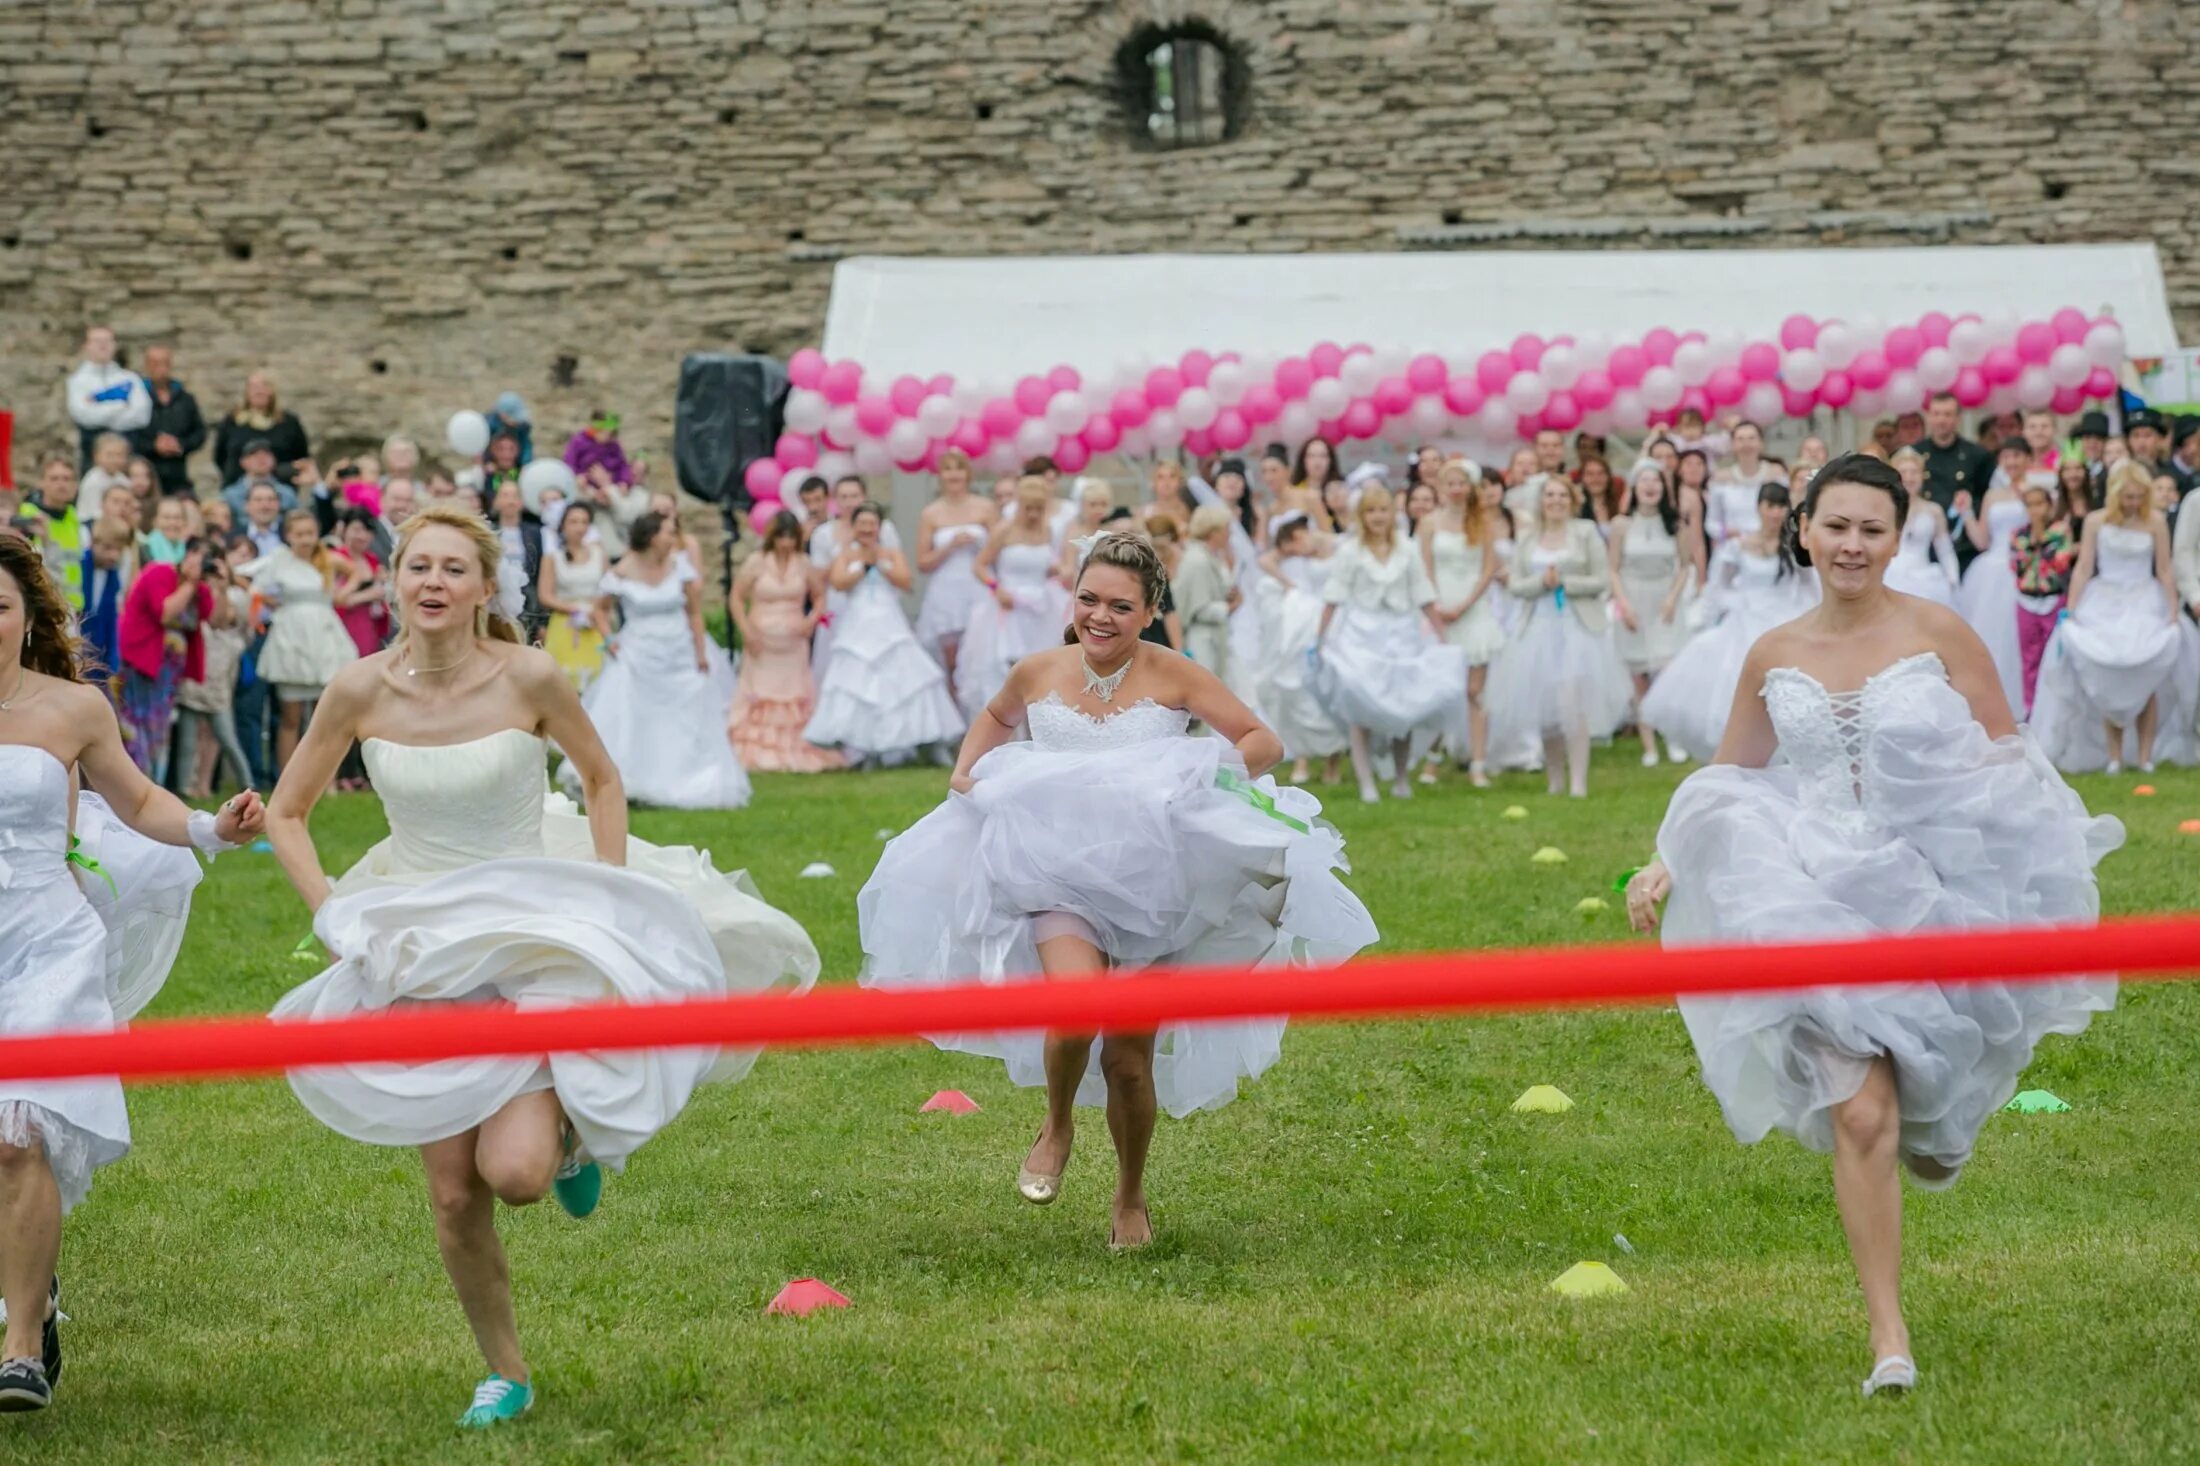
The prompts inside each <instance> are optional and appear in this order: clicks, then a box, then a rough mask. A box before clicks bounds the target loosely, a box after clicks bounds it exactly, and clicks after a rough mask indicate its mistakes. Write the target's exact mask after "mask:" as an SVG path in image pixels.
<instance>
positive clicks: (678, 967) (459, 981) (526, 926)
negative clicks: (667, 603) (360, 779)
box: [274, 682, 818, 1169]
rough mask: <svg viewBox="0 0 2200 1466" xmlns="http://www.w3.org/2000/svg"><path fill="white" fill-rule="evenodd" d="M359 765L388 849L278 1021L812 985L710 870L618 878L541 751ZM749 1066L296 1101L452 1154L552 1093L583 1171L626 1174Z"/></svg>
mask: <svg viewBox="0 0 2200 1466" xmlns="http://www.w3.org/2000/svg"><path fill="white" fill-rule="evenodd" d="M597 685H598V686H599V687H600V686H602V683H601V682H599V683H598V684H597ZM362 751H363V752H364V754H365V757H366V762H367V772H368V774H369V775H370V776H371V777H372V778H373V780H374V787H375V790H376V792H377V793H379V794H380V795H381V797H382V806H383V810H384V812H385V813H386V814H387V815H388V816H389V822H390V835H389V838H388V839H386V840H384V841H383V842H382V843H381V844H379V845H377V846H375V847H374V848H373V849H372V850H370V851H368V852H367V853H366V855H365V856H364V857H363V858H362V859H361V860H360V861H359V863H358V864H357V865H355V866H353V867H352V868H351V869H350V870H349V871H347V872H346V873H345V874H344V875H343V877H342V878H340V879H339V880H338V881H337V882H336V883H335V886H334V888H333V890H332V892H331V894H330V896H329V899H328V901H327V902H326V903H325V904H324V905H323V906H322V907H321V909H320V911H319V912H318V913H317V914H316V915H315V917H314V922H313V930H314V934H315V935H316V936H318V937H319V938H320V939H321V941H322V944H323V945H324V946H326V947H327V948H328V950H329V952H330V953H331V954H332V955H333V956H334V958H335V962H334V965H333V966H331V967H329V968H327V969H326V970H324V971H323V972H322V973H321V974H320V975H319V976H317V977H315V978H313V979H312V980H311V981H309V982H307V983H305V984H303V985H302V986H300V987H297V988H295V989H293V990H292V991H291V992H290V993H289V994H288V995H287V996H285V997H284V998H283V1000H282V1001H281V1002H279V1003H277V1004H276V1005H275V1010H274V1016H275V1017H277V1018H279V1019H316V1018H340V1017H349V1016H352V1015H354V1014H360V1013H377V1012H383V1011H387V1010H389V1009H392V1008H395V1007H399V1006H409V1005H413V1004H420V1003H481V1004H489V1005H499V1004H505V1005H510V1006H512V1007H515V1008H519V1009H521V1010H527V1009H537V1008H564V1007H571V1006H573V1005H575V1004H579V1003H595V1002H628V1003H647V1002H670V1001H675V1000H681V999H696V998H715V997H720V996H723V995H725V994H727V993H745V992H763V991H767V990H771V989H787V988H791V989H795V990H801V989H806V988H808V987H809V986H810V984H811V983H812V982H814V981H815V980H816V978H817V969H818V959H817V949H816V948H815V947H814V946H812V945H811V943H810V939H809V937H808V935H807V934H806V933H804V931H803V930H802V928H801V927H800V926H799V925H798V924H796V922H795V921H794V919H793V918H792V917H789V916H787V915H786V914H785V913H784V912H780V911H777V910H774V909H773V908H772V907H770V906H768V905H766V904H765V903H764V901H763V900H762V898H761V897H759V896H758V895H757V893H756V888H755V886H754V885H752V884H751V883H750V882H749V879H748V876H747V875H746V873H742V872H736V873H734V874H732V875H725V874H721V873H720V872H719V871H718V870H717V869H716V868H714V867H713V866H712V865H711V862H710V856H709V853H708V852H706V851H699V850H694V849H690V848H688V847H685V846H681V847H659V846H655V845H650V844H648V843H646V842H644V841H641V840H631V839H630V840H629V841H628V842H627V853H626V860H627V863H626V866H625V867H624V868H623V869H622V868H618V867H613V866H607V865H601V864H598V863H597V862H596V860H595V847H594V844H593V842H592V841H591V840H590V838H589V832H588V821H587V820H586V819H585V818H583V817H582V816H581V815H580V814H579V813H578V812H577V811H576V810H575V809H574V807H573V806H572V805H571V804H570V803H569V802H568V801H566V800H565V799H564V798H562V797H560V796H556V795H550V794H547V793H546V786H545V781H544V777H543V769H544V765H545V759H546V751H545V748H544V744H543V740H542V739H540V738H538V737H536V736H535V735H534V734H532V733H529V732H526V731H524V730H521V729H507V730H505V731H504V732H501V733H495V734H491V735H490V736H489V737H487V738H477V739H474V740H473V741H471V742H467V743H456V744H450V745H447V746H442V747H413V746H410V745H407V744H398V743H388V742H384V741H383V740H381V739H378V738H370V739H367V740H366V741H365V743H364V744H363V745H362ZM755 1059H756V1051H754V1050H751V1049H744V1050H718V1049H710V1048H691V1049H652V1050H646V1051H627V1052H619V1053H570V1054H552V1055H549V1056H548V1057H546V1058H545V1057H539V1056H519V1057H511V1056H487V1057H480V1058H470V1059H448V1060H438V1061H436V1062H433V1063H425V1064H397V1063H392V1064H344V1065H332V1066H327V1067H322V1068H314V1069H301V1070H295V1071H293V1072H292V1073H291V1076H290V1084H291V1088H292V1089H294V1090H296V1091H297V1094H298V1098H299V1099H300V1100H302V1101H304V1103H305V1106H306V1108H307V1109H308V1110H310V1111H312V1112H313V1114H314V1116H315V1118H317V1119H319V1120H320V1121H321V1122H322V1123H323V1124H324V1125H327V1126H328V1127H329V1128H330V1129H332V1130H334V1131H336V1132H337V1133H339V1134H341V1135H345V1136H349V1137H350V1138H351V1139H353V1140H361V1141H366V1142H367V1143H369V1144H373V1145H424V1144H426V1143H428V1142H429V1141H433V1140H442V1139H445V1138H447V1137H449V1136H453V1135H458V1134H461V1133H463V1132H465V1131H467V1130H470V1129H472V1128H473V1127H474V1126H476V1125H479V1124H480V1123H481V1122H482V1121H484V1120H486V1119H488V1118H489V1117H490V1116H491V1115H493V1114H495V1113H496V1112H497V1111H498V1110H499V1109H500V1108H502V1107H503V1106H504V1105H505V1104H506V1103H507V1102H508V1101H510V1100H512V1099H514V1098H515V1097H517V1096H519V1095H522V1094H526V1093H529V1092H531V1091H534V1090H541V1089H552V1090H555V1091H556V1092H557V1096H558V1101H559V1103H560V1104H562V1105H563V1106H564V1107H565V1113H566V1115H567V1117H568V1118H569V1119H570V1120H571V1121H572V1123H573V1127H574V1129H575V1130H576V1131H578V1132H579V1134H580V1137H581V1140H582V1142H583V1143H584V1144H585V1145H586V1147H587V1149H588V1151H589V1153H590V1154H591V1155H593V1156H594V1157H595V1158H596V1159H597V1160H599V1161H602V1162H603V1163H604V1164H605V1165H607V1166H610V1167H612V1168H613V1169H617V1168H619V1167H620V1166H622V1165H623V1164H624V1163H625V1160H626V1158H627V1156H628V1155H630V1154H632V1153H633V1151H634V1150H635V1149H636V1148H637V1147H638V1146H640V1145H641V1144H642V1142H644V1141H646V1140H647V1139H649V1137H650V1136H652V1135H655V1134H656V1133H657V1132H658V1131H659V1130H661V1129H663V1128H664V1127H665V1126H666V1125H668V1124H670V1123H671V1121H672V1119H673V1117H674V1116H676V1115H678V1114H679V1113H680V1110H681V1108H682V1107H683V1106H684V1105H686V1103H687V1101H688V1097H689V1096H690V1095H691V1094H693V1093H694V1091H695V1087H696V1086H697V1085H698V1084H700V1083H702V1082H703V1081H704V1080H706V1079H713V1080H715V1079H737V1078H739V1077H741V1075H743V1074H745V1073H746V1072H747V1070H748V1067H749V1065H750V1064H752V1063H754V1062H755Z"/></svg>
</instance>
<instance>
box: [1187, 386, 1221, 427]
mask: <svg viewBox="0 0 2200 1466" xmlns="http://www.w3.org/2000/svg"><path fill="white" fill-rule="evenodd" d="M1221 414H1222V404H1221V403H1219V402H1217V401H1215V394H1214V393H1212V392H1210V391H1208V390H1207V389H1206V388H1205V387H1187V388H1185V389H1184V395H1183V396H1181V397H1179V398H1177V399H1176V420H1177V421H1178V422H1180V423H1182V424H1184V426H1185V428H1186V429H1187V430H1197V429H1199V428H1211V427H1213V426H1214V425H1215V419H1216V418H1217V417H1219V416H1221Z"/></svg>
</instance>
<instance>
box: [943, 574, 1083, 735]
mask: <svg viewBox="0 0 2200 1466" xmlns="http://www.w3.org/2000/svg"><path fill="white" fill-rule="evenodd" d="M1056 554H1057V549H1056V547H1055V546H1054V545H1052V544H1044V545H1003V546H1001V548H1000V551H999V553H997V554H996V555H994V557H993V578H994V580H995V581H996V582H997V583H998V584H999V585H1000V588H1001V589H1002V590H1004V591H1006V592H1008V594H1009V597H1010V598H1011V599H1012V600H1013V601H1014V602H1015V604H1014V605H1013V606H1003V605H1002V604H1001V603H1000V601H999V600H998V599H997V598H996V597H995V596H994V595H993V594H992V592H990V591H987V590H986V588H985V586H984V585H983V584H980V585H979V586H978V589H979V591H980V592H981V594H980V595H979V598H978V600H977V602H976V604H975V605H974V606H973V607H972V609H971V612H970V624H969V625H968V626H966V627H965V628H964V629H963V639H962V649H961V650H960V651H958V652H957V653H956V654H955V700H956V702H957V703H959V704H961V706H962V710H963V716H964V717H965V718H966V719H972V718H976V717H977V716H978V714H979V712H980V711H981V710H982V709H983V708H984V707H985V705H986V704H987V703H989V702H991V701H993V694H994V693H996V692H999V691H1000V690H1001V688H1002V686H1003V685H1004V684H1006V683H1007V681H1008V674H1009V673H1010V672H1011V671H1013V670H1014V669H1015V666H1016V664H1017V663H1018V662H1020V661H1022V660H1023V659H1024V658H1026V657H1028V656H1030V655H1031V654H1032V653H1033V652H1043V651H1045V650H1046V649H1047V648H1048V647H1054V646H1060V645H1061V644H1062V629H1063V628H1064V627H1066V626H1068V625H1069V592H1068V591H1066V590H1064V589H1063V588H1062V587H1061V586H1060V585H1059V584H1057V583H1056V581H1055V580H1054V574H1053V572H1054V565H1055V557H1056Z"/></svg>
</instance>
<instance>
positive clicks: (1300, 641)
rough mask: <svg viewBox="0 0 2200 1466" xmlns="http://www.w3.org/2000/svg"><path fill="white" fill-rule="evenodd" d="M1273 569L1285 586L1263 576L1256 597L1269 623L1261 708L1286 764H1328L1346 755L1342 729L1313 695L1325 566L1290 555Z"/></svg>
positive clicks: (1262, 673) (1262, 664) (1304, 556)
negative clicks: (1299, 761) (1334, 756)
mask: <svg viewBox="0 0 2200 1466" xmlns="http://www.w3.org/2000/svg"><path fill="white" fill-rule="evenodd" d="M1276 568H1277V569H1278V570H1280V571H1281V572H1282V573H1283V579H1284V581H1285V582H1288V584H1285V583H1281V582H1278V581H1277V580H1276V579H1275V577H1274V576H1271V575H1267V574H1263V575H1262V576H1261V583H1260V586H1259V589H1258V591H1257V593H1256V595H1255V601H1256V602H1257V605H1258V609H1259V611H1260V614H1261V615H1262V616H1263V617H1264V618H1266V620H1267V623H1268V624H1267V630H1266V633H1265V635H1264V636H1263V638H1262V640H1263V644H1264V645H1265V646H1266V648H1267V651H1266V653H1265V654H1264V656H1263V659H1262V661H1261V664H1260V685H1259V692H1260V704H1259V705H1260V708H1261V711H1262V712H1263V713H1265V714H1266V715H1267V720H1268V726H1269V727H1271V728H1273V729H1274V730H1275V732H1276V736H1277V737H1278V738H1281V739H1282V740H1283V751H1284V753H1285V755H1286V756H1287V757H1290V758H1295V759H1298V758H1327V757H1329V756H1330V755H1332V754H1339V753H1343V752H1344V750H1345V741H1346V739H1345V730H1344V725H1343V724H1342V723H1339V722H1338V721H1337V720H1336V719H1335V718H1333V717H1331V716H1330V715H1329V709H1328V708H1326V707H1324V706H1323V705H1322V700H1321V696H1320V694H1319V693H1317V692H1316V691H1315V689H1314V669H1313V662H1312V654H1313V651H1314V643H1315V639H1316V638H1317V637H1318V636H1319V635H1320V634H1321V623H1322V607H1323V606H1324V605H1325V604H1327V603H1326V602H1324V601H1323V600H1322V586H1323V585H1324V584H1325V583H1326V582H1327V581H1328V579H1329V562H1328V561H1326V560H1317V559H1315V558H1314V557H1313V556H1311V555H1291V556H1286V557H1285V558H1283V559H1281V560H1279V561H1277V564H1276Z"/></svg>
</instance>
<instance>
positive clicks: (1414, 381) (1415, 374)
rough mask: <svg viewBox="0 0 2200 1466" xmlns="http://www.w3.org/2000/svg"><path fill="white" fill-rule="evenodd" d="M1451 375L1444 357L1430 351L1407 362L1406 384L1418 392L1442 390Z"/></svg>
mask: <svg viewBox="0 0 2200 1466" xmlns="http://www.w3.org/2000/svg"><path fill="white" fill-rule="evenodd" d="M1450 376H1451V369H1450V368H1448V367H1446V366H1445V365H1444V359H1443V358H1442V357H1440V356H1436V355H1433V354H1431V353H1428V352H1423V353H1422V354H1421V355H1419V356H1417V357H1415V358H1413V360H1412V361H1409V362H1407V363H1406V385H1407V386H1409V387H1411V388H1412V389H1413V390H1414V391H1416V392H1441V391H1443V390H1444V383H1445V381H1447V380H1448V379H1449V378H1450Z"/></svg>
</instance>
